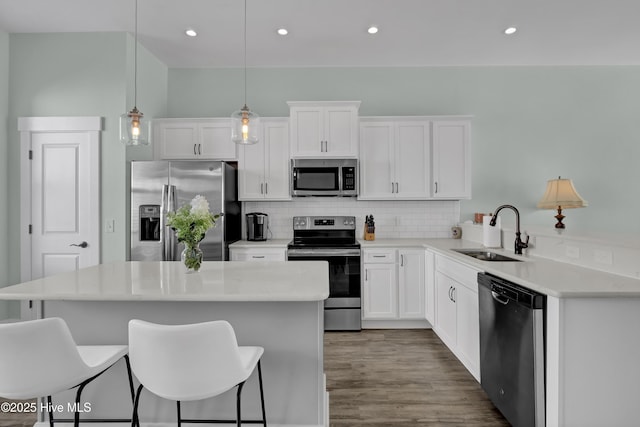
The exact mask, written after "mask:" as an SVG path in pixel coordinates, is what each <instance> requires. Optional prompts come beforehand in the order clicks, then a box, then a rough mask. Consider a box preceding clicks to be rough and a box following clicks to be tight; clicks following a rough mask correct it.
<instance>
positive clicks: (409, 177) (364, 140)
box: [358, 117, 431, 200]
mask: <svg viewBox="0 0 640 427" xmlns="http://www.w3.org/2000/svg"><path fill="white" fill-rule="evenodd" d="M360 137H361V143H360V193H359V195H358V198H359V199H361V200H416V199H417V200H426V199H429V198H430V197H431V168H430V157H431V146H430V123H429V121H428V120H423V119H421V118H416V119H410V118H405V119H401V118H390V117H387V118H368V119H362V120H361V121H360Z"/></svg>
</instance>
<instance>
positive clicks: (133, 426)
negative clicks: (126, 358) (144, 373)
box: [131, 384, 142, 427]
mask: <svg viewBox="0 0 640 427" xmlns="http://www.w3.org/2000/svg"><path fill="white" fill-rule="evenodd" d="M140 392H142V384H140V385H139V386H138V392H137V393H136V397H135V399H134V401H133V415H131V427H136V426H137V427H140V420H139V419H138V404H139V403H140Z"/></svg>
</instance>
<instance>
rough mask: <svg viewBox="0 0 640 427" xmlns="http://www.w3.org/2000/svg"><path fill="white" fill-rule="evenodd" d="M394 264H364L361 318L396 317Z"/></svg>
mask: <svg viewBox="0 0 640 427" xmlns="http://www.w3.org/2000/svg"><path fill="white" fill-rule="evenodd" d="M396 276H397V273H396V265H395V263H394V264H366V265H365V267H364V292H363V296H362V300H363V304H362V305H363V307H362V311H363V313H362V318H363V319H365V320H368V319H377V320H379V319H396V318H398V280H397V278H396Z"/></svg>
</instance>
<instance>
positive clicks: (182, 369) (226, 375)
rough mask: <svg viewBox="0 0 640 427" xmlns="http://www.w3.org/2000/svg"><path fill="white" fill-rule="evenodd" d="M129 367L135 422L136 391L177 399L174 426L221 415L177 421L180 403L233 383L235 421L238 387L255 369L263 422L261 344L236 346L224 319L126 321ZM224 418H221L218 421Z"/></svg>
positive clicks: (217, 392)
mask: <svg viewBox="0 0 640 427" xmlns="http://www.w3.org/2000/svg"><path fill="white" fill-rule="evenodd" d="M129 354H130V357H131V368H132V371H133V373H134V374H135V376H136V377H137V378H138V380H139V381H140V386H139V387H138V391H137V393H136V397H135V402H134V414H133V417H132V418H133V419H135V420H136V423H138V424H139V422H138V415H137V409H138V405H139V401H140V393H141V391H142V389H143V388H146V389H147V390H148V391H150V392H151V393H153V394H155V395H157V396H159V397H161V398H164V399H167V400H174V401H176V402H177V407H178V425H180V422H181V421H185V422H222V421H223V420H181V418H180V402H181V401H192V400H202V399H207V398H212V397H215V396H218V395H220V394H222V393H224V392H227V391H229V390H231V389H232V388H234V387H237V400H236V405H237V408H236V413H237V417H236V423H237V425H240V423H241V412H240V395H241V392H242V386H243V385H244V383H245V381H246V380H247V379H248V378H249V376H250V375H251V374H252V373H253V371H254V370H255V368H256V367H257V368H258V379H259V385H260V399H261V404H262V420H261V422H262V424H263V425H264V426H266V425H267V424H266V417H265V409H264V394H263V389H262V371H261V366H260V359H261V357H262V355H263V354H264V349H263V348H262V347H257V346H238V343H237V340H236V335H235V332H234V330H233V327H232V326H231V324H230V323H229V322H227V321H224V320H217V321H211V322H203V323H194V324H188V325H160V324H156V323H150V322H146V321H143V320H137V319H134V320H131V321H130V322H129ZM224 421H227V420H224Z"/></svg>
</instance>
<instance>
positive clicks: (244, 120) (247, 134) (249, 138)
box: [231, 0, 260, 145]
mask: <svg viewBox="0 0 640 427" xmlns="http://www.w3.org/2000/svg"><path fill="white" fill-rule="evenodd" d="M259 130H260V116H258V115H257V114H256V113H254V112H253V111H251V110H249V107H247V0H244V107H242V108H241V109H240V110H238V111H234V112H233V114H231V140H232V141H233V142H235V143H236V144H241V145H250V144H255V143H257V142H258V139H259V137H258V132H259Z"/></svg>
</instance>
